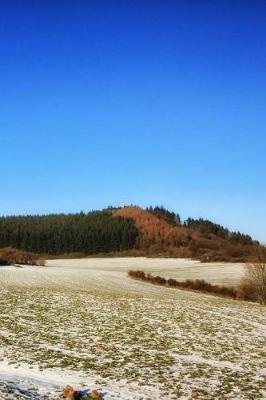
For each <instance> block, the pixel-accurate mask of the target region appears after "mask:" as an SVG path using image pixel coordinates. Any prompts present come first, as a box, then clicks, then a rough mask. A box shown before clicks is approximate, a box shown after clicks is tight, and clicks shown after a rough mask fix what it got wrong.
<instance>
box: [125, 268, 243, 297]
mask: <svg viewBox="0 0 266 400" xmlns="http://www.w3.org/2000/svg"><path fill="white" fill-rule="evenodd" d="M128 275H129V276H130V277H131V278H134V279H139V280H142V281H145V282H149V283H152V284H154V285H161V286H167V287H170V288H181V289H188V290H197V291H200V292H204V293H213V294H216V295H220V296H223V297H231V298H236V297H237V292H236V290H235V289H234V288H233V287H226V286H218V285H212V284H211V283H209V282H206V281H205V280H204V279H196V280H194V281H193V280H190V279H187V280H186V281H177V280H176V279H173V278H170V279H165V278H163V277H161V276H152V275H151V274H149V273H148V274H145V272H143V271H129V272H128Z"/></svg>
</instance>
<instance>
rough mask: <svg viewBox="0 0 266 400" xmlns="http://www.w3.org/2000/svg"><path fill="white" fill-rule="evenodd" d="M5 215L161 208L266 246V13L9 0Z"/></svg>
mask: <svg viewBox="0 0 266 400" xmlns="http://www.w3.org/2000/svg"><path fill="white" fill-rule="evenodd" d="M0 11H1V12H0V38H1V47H0V49H1V52H0V57H1V58H0V93H1V95H0V146H1V157H0V167H1V175H0V177H1V202H0V213H1V214H18V213H23V214H25V213H48V212H59V211H62V212H69V211H80V210H81V209H82V210H84V211H87V210H90V209H92V208H101V207H104V206H107V205H109V204H112V205H121V204H124V203H134V204H139V205H141V206H147V205H150V204H152V205H157V204H158V205H160V204H163V205H165V206H166V207H168V208H170V209H173V210H174V211H177V212H179V213H180V214H181V216H182V217H183V218H186V217H188V216H192V217H198V216H202V217H205V218H209V219H212V220H214V221H216V222H219V223H222V224H224V225H226V226H228V227H229V228H231V229H237V230H238V229H239V230H241V231H244V232H247V233H250V234H252V235H253V236H254V237H255V238H258V239H260V240H261V241H263V242H266V185H265V175H266V157H265V152H266V50H265V48H266V45H265V42H266V5H265V2H264V1H256V0H250V1H248V0H235V1H215V0H209V1H208V0H202V1H201V0H197V1H196V0H194V1H193V0H191V1H185V0H184V1H178V0H176V1H174V0H173V1H167V0H166V1H163V0H161V1H157V0H153V1H127V0H123V1H122V0H120V1H112V0H108V1H101V0H95V1H88V0H75V1H74V0H72V1H68V0H64V1H59V0H53V1H50V0H47V1H27V0H23V1H22V0H21V1H16V0H14V1H11V2H9V4H8V2H2V4H1V8H0Z"/></svg>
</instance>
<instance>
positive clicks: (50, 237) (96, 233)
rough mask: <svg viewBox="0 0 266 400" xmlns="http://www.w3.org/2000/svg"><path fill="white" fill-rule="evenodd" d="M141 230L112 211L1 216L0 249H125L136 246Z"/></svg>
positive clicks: (93, 251)
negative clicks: (114, 214) (9, 247)
mask: <svg viewBox="0 0 266 400" xmlns="http://www.w3.org/2000/svg"><path fill="white" fill-rule="evenodd" d="M137 235H138V230H137V228H136V227H135V225H134V223H133V222H132V221H131V220H130V219H128V218H121V217H114V216H113V215H112V213H111V212H110V211H107V210H106V211H92V212H89V213H83V212H81V213H78V214H58V215H56V214H54V215H43V216H39V215H36V216H10V217H1V218H0V248H2V247H8V246H11V247H14V248H17V249H22V250H27V251H30V252H35V253H39V254H53V255H58V254H66V253H82V254H85V255H90V254H97V253H109V252H112V251H124V250H127V249H132V248H133V247H134V246H135V243H136V238H137Z"/></svg>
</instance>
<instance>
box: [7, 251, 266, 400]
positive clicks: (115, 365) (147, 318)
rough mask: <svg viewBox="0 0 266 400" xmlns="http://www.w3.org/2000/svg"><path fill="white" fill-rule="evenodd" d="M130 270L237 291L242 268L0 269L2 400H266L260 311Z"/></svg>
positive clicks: (132, 264) (265, 324)
mask: <svg viewBox="0 0 266 400" xmlns="http://www.w3.org/2000/svg"><path fill="white" fill-rule="evenodd" d="M129 269H141V270H143V271H150V272H152V273H153V274H156V273H158V275H160V276H165V277H173V278H177V279H186V278H194V279H195V278H203V279H206V280H208V281H210V282H212V283H218V284H227V285H229V284H230V285H235V284H237V282H238V281H239V279H240V278H241V276H242V274H243V267H242V266H241V265H237V264H236V265H232V264H231V265H230V264H199V263H197V262H194V261H188V260H171V259H144V258H138V259H134V258H132V259H131V258H120V259H116V258H112V259H81V260H50V261H49V262H48V265H47V267H44V268H43V267H24V268H17V267H0V283H1V286H0V399H3V400H8V399H36V400H37V399H38V400H48V399H49V400H50V399H55V400H57V399H59V398H60V393H61V391H62V387H63V386H64V385H65V384H66V383H68V384H72V385H75V386H76V387H91V388H102V389H103V391H105V392H106V393H107V394H106V397H105V399H106V400H111V399H113V400H114V399H117V400H119V399H123V400H128V399H131V400H141V399H142V400H148V399H150V400H151V399H153V400H159V399H162V400H167V399H169V400H170V399H192V398H197V399H207V400H211V399H221V400H222V399H265V398H266V389H265V387H266V365H265V357H266V353H265V348H266V340H265V337H266V309H265V307H262V306H260V305H257V304H252V303H248V302H246V303H245V302H240V301H234V300H228V299H222V298H218V297H213V296H209V295H203V294H198V293H192V292H187V291H182V290H177V289H168V288H163V287H157V286H154V285H149V284H147V283H143V282H138V281H135V280H132V279H130V278H128V277H127V271H128V270H129Z"/></svg>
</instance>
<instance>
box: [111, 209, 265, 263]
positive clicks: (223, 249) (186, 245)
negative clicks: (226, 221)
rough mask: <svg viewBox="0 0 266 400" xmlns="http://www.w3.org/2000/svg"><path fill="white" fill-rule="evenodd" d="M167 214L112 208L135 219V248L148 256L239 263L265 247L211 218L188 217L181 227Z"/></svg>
mask: <svg viewBox="0 0 266 400" xmlns="http://www.w3.org/2000/svg"><path fill="white" fill-rule="evenodd" d="M161 210H163V208H162V209H161ZM168 213H169V212H168V211H167V210H166V213H165V216H166V218H164V216H163V215H160V214H159V213H158V215H160V217H157V216H156V215H154V214H155V213H154V210H151V211H148V210H144V209H141V208H139V207H124V208H120V209H117V210H114V211H113V215H115V216H120V217H123V218H129V219H132V220H133V221H134V222H135V224H136V226H137V228H138V231H139V236H138V238H137V248H138V249H139V250H141V251H143V252H144V253H146V254H147V255H157V256H160V255H163V256H168V257H185V258H187V257H189V258H197V259H199V260H201V261H232V262H234V261H235V262H242V261H251V260H254V259H256V252H257V249H258V248H260V251H263V250H264V248H263V247H262V246H261V245H260V244H259V243H258V242H256V241H253V240H252V239H251V238H250V237H249V236H248V235H242V234H240V233H239V232H237V233H235V232H230V231H229V230H227V229H225V228H223V227H221V226H220V225H217V224H213V223H211V222H210V221H204V220H192V219H188V220H187V221H186V222H185V223H184V225H182V226H180V225H174V224H173V223H172V222H167V221H166V219H167V220H168V218H169V214H168ZM162 214H163V213H162ZM173 218H174V217H173ZM204 227H205V229H204ZM213 232H216V234H215V233H213Z"/></svg>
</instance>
